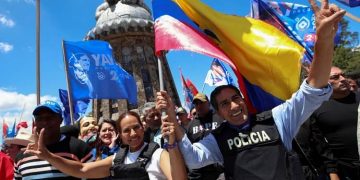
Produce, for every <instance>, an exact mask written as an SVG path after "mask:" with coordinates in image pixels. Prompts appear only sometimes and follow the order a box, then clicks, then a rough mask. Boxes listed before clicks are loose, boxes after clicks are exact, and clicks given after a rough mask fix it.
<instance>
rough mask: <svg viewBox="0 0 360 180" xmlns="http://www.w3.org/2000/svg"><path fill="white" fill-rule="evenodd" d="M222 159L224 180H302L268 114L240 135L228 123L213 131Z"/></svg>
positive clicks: (300, 173) (261, 115) (296, 164)
mask: <svg viewBox="0 0 360 180" xmlns="http://www.w3.org/2000/svg"><path fill="white" fill-rule="evenodd" d="M212 134H213V135H214V137H215V139H216V141H217V143H218V145H219V149H220V151H221V153H222V155H223V158H224V167H225V177H226V179H237V180H243V179H244V180H255V179H256V180H265V179H266V180H272V179H274V180H275V179H276V180H289V179H304V178H303V173H302V170H301V166H300V164H299V161H298V158H297V156H296V155H295V153H293V152H288V151H287V150H286V148H285V146H284V145H283V143H282V141H281V138H280V135H279V132H278V130H277V127H276V125H275V122H274V119H273V118H272V114H271V111H267V112H264V113H261V114H258V115H257V116H256V120H254V121H251V122H250V129H249V130H248V131H246V132H244V131H243V132H240V131H239V130H238V129H237V128H235V127H233V126H231V125H230V124H229V123H228V122H225V123H222V124H221V126H220V127H219V128H218V129H216V130H214V131H213V132H212Z"/></svg>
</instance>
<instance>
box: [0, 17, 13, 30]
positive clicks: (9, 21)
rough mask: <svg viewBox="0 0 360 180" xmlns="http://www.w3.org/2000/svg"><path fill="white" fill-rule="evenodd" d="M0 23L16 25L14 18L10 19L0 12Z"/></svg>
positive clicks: (10, 25) (9, 25) (8, 25)
mask: <svg viewBox="0 0 360 180" xmlns="http://www.w3.org/2000/svg"><path fill="white" fill-rule="evenodd" d="M0 24H3V25H5V26H7V27H14V26H15V22H14V21H13V20H12V19H9V18H7V17H6V16H5V15H2V14H0Z"/></svg>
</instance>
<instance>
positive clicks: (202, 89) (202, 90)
mask: <svg viewBox="0 0 360 180" xmlns="http://www.w3.org/2000/svg"><path fill="white" fill-rule="evenodd" d="M205 84H206V83H205V82H204V84H203V86H202V88H201V93H203V92H204V88H205Z"/></svg>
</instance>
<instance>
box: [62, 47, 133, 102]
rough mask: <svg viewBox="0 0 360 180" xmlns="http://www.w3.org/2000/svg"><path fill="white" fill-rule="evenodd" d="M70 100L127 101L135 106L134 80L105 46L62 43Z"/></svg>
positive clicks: (109, 48)
mask: <svg viewBox="0 0 360 180" xmlns="http://www.w3.org/2000/svg"><path fill="white" fill-rule="evenodd" d="M64 49H65V60H66V66H67V67H68V78H69V81H70V86H71V90H72V96H73V100H74V101H76V100H81V99H127V100H128V101H129V103H130V104H133V105H136V104H137V87H136V83H135V80H134V78H133V77H132V76H131V75H130V74H129V73H127V72H126V71H125V70H124V69H123V68H121V67H120V66H119V65H118V64H117V63H116V61H115V59H114V57H113V53H112V48H111V46H110V44H109V43H108V42H105V41H99V40H91V41H79V42H70V41H64Z"/></svg>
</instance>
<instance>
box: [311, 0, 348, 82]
mask: <svg viewBox="0 0 360 180" xmlns="http://www.w3.org/2000/svg"><path fill="white" fill-rule="evenodd" d="M309 2H310V4H311V7H312V9H313V11H314V14H315V23H316V37H317V39H316V42H315V51H314V57H313V61H312V63H311V66H310V72H309V76H308V78H307V82H308V83H309V85H310V86H312V87H314V88H323V87H325V86H327V84H328V79H329V75H330V69H331V65H332V60H333V53H334V38H335V34H336V31H337V29H338V24H339V22H340V20H341V19H342V18H343V16H344V15H345V13H346V12H345V11H344V10H340V9H339V8H338V7H337V6H336V5H334V4H330V5H329V0H322V2H321V8H319V7H318V6H317V5H316V2H315V0H309Z"/></svg>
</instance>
